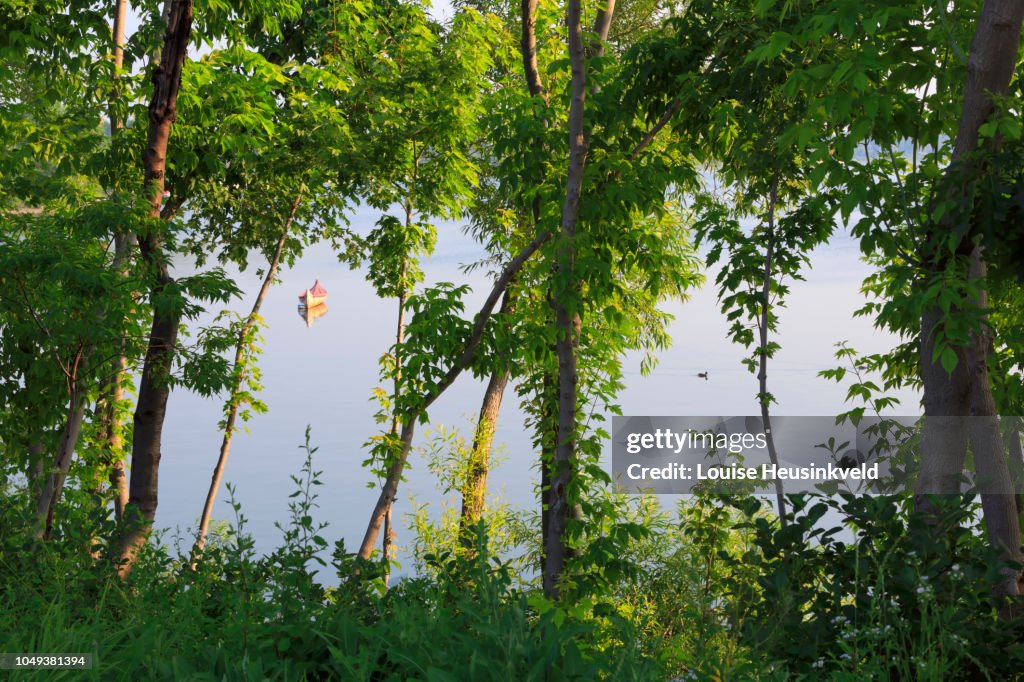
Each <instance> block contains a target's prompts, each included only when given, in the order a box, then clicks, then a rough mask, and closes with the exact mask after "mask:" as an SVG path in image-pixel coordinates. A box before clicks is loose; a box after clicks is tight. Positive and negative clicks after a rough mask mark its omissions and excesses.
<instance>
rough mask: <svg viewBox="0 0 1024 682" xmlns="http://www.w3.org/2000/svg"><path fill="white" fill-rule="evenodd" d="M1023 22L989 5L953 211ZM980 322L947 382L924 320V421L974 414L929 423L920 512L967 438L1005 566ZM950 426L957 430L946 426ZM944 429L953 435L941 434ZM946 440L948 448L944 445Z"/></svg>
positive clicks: (945, 222)
mask: <svg viewBox="0 0 1024 682" xmlns="http://www.w3.org/2000/svg"><path fill="white" fill-rule="evenodd" d="M1022 23H1024V2H1020V0H985V3H984V4H983V6H982V9H981V14H980V16H979V18H978V24H977V28H976V29H975V34H974V38H973V40H972V42H971V50H970V55H969V57H968V65H967V82H966V85H965V88H964V100H963V107H962V109H961V114H960V121H959V124H958V127H957V134H956V139H955V142H954V146H953V153H952V156H951V159H950V164H949V167H948V168H947V170H946V174H945V178H944V183H945V184H944V186H945V191H946V195H947V196H946V198H947V199H949V200H951V203H952V204H953V205H958V204H961V203H962V202H963V200H964V199H968V198H969V197H970V195H971V193H972V192H973V191H974V183H975V177H976V176H977V174H978V173H979V171H981V170H983V169H980V168H977V167H976V161H974V160H973V159H972V158H971V154H972V152H974V151H975V150H976V149H977V146H978V137H979V136H978V132H979V129H980V127H981V125H982V124H983V123H984V122H985V121H986V120H988V118H989V117H990V116H991V115H992V113H993V112H994V110H995V103H994V100H993V97H998V96H1001V95H1005V94H1006V93H1007V92H1008V91H1009V84H1010V80H1011V78H1012V77H1013V73H1014V69H1015V68H1016V64H1017V54H1018V50H1019V47H1020V38H1021V24H1022ZM968 203H970V202H968ZM952 229H953V217H952V216H951V215H949V212H947V215H945V216H943V218H942V220H941V221H940V222H939V224H937V225H932V226H931V232H932V234H931V237H932V238H931V240H930V241H931V243H932V244H945V243H946V241H947V239H948V234H949V232H950V231H951V230H952ZM970 237H971V235H970V234H968V235H967V236H965V238H964V239H963V242H962V243H964V244H965V245H969V244H970ZM941 253H942V247H941V246H938V247H936V248H935V251H934V253H933V254H932V255H933V256H935V255H938V254H941ZM969 258H970V273H971V274H970V277H971V278H972V279H980V280H981V281H982V282H983V281H984V279H983V278H984V276H985V272H986V265H985V260H984V253H983V251H982V250H981V247H978V246H974V247H973V248H972V249H971V250H970V252H969ZM943 259H944V257H942V256H939V257H938V258H936V260H937V261H938V262H937V263H936V264H935V266H934V267H935V269H936V270H937V269H939V268H941V265H942V260H943ZM966 304H967V305H968V306H970V307H973V308H975V309H976V310H979V311H980V310H982V309H984V306H985V304H986V294H985V291H984V290H983V289H982V290H981V293H980V296H979V297H978V298H977V299H976V300H974V301H968V302H967V303H966ZM979 318H980V324H979V328H977V329H975V330H974V331H973V332H972V333H971V337H970V341H969V343H968V345H967V347H966V348H963V349H960V351H959V352H958V363H957V368H956V370H955V371H954V372H953V374H952V375H949V374H947V373H946V372H945V371H943V370H941V368H939V367H936V363H934V362H932V354H931V350H932V348H934V344H935V340H934V333H935V330H936V327H937V324H938V323H939V322H940V321H941V320H942V319H943V314H942V312H941V311H940V310H938V309H937V308H932V309H928V310H925V311H924V313H923V314H922V319H921V335H922V338H921V350H922V353H921V379H922V384H923V388H924V399H923V402H924V405H925V415H926V418H927V417H955V416H966V415H971V417H972V420H971V424H970V426H969V427H967V428H966V429H965V427H964V426H962V425H957V424H958V423H959V420H942V419H939V420H931V419H926V422H925V432H924V439H923V442H922V470H923V471H922V478H921V480H920V482H919V485H918V490H917V493H918V498H917V499H918V505H917V506H918V508H919V509H921V510H923V511H928V505H927V503H926V498H923V497H922V496H923V495H924V494H926V493H932V492H938V493H945V492H954V491H953V489H952V488H953V484H952V479H953V476H954V473H955V476H956V478H957V480H959V476H960V473H961V471H962V465H963V456H964V455H963V452H964V444H965V437H969V438H970V442H971V446H972V450H973V453H974V459H975V464H976V467H977V473H978V476H979V478H980V479H982V481H983V482H984V484H985V485H986V488H987V490H989V491H990V492H989V493H988V494H986V495H983V496H982V506H983V509H984V514H985V524H986V528H987V530H988V535H989V542H991V543H992V544H993V545H994V546H996V547H999V548H1001V549H1002V550H1003V552H1004V556H1005V557H1006V558H1007V559H1011V560H1018V561H1019V560H1020V558H1021V556H1020V540H1021V538H1020V526H1019V520H1018V518H1017V514H1016V501H1015V497H1014V495H1013V494H1012V491H1013V488H1012V482H1011V481H1010V475H1009V468H1008V466H1007V462H1006V453H1005V451H1004V449H1003V446H1002V440H1001V439H1000V438H999V437H998V434H999V431H998V428H999V427H998V423H997V417H996V409H995V401H994V399H993V397H992V389H991V385H990V383H989V377H988V364H987V358H988V355H989V354H990V348H991V330H990V328H989V327H988V325H987V321H986V319H985V317H984V316H983V315H981V314H980V313H979ZM947 410H948V411H947ZM946 422H951V423H952V424H953V425H952V426H944V424H945V423H946ZM940 428H942V429H946V430H948V431H949V433H942V434H940V433H938V432H937V431H938V430H939V429H940ZM965 431H966V433H965ZM943 436H944V437H945V438H946V441H945V442H941V441H940V439H942V438H943ZM957 491H958V487H957ZM1000 592H1001V593H1003V594H1007V595H1015V594H1018V593H1019V588H1018V574H1017V572H1016V571H1009V570H1008V571H1007V572H1006V575H1005V581H1004V582H1003V584H1002V586H1001V589H1000ZM1004 615H1005V614H1004Z"/></svg>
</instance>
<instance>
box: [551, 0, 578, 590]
mask: <svg viewBox="0 0 1024 682" xmlns="http://www.w3.org/2000/svg"><path fill="white" fill-rule="evenodd" d="M581 10H582V7H581V2H580V0H569V3H568V11H567V17H566V25H567V27H568V34H569V39H568V40H569V60H570V64H571V73H572V85H571V98H570V101H569V167H568V172H567V176H566V191H565V204H564V205H563V207H562V223H561V234H560V235H559V237H560V243H559V245H558V249H557V255H556V273H557V274H556V278H557V277H559V276H560V277H561V278H562V279H565V278H566V277H569V278H572V277H573V273H574V272H575V270H576V248H575V240H576V226H577V223H578V221H579V209H580V197H581V196H582V192H583V169H584V166H585V165H586V160H587V138H586V135H585V134H584V129H583V114H584V105H585V100H586V93H587V73H586V56H585V54H584V46H583V27H582V23H581V21H580V19H581V17H580V14H581ZM575 288H576V286H575V283H573V284H569V285H568V286H567V287H566V289H565V290H563V291H557V290H556V294H555V333H556V348H557V355H558V442H557V443H556V445H555V461H554V467H553V470H552V476H551V490H550V493H549V499H550V504H549V510H548V511H549V514H550V519H549V526H548V536H547V537H545V538H544V573H543V585H544V593H545V594H546V595H548V596H549V597H551V598H553V599H557V598H558V596H559V589H558V582H559V579H560V578H561V576H562V572H563V571H564V570H565V561H566V537H565V531H566V525H567V521H568V518H569V511H570V510H569V508H570V500H569V486H570V484H571V482H572V471H573V464H574V460H575V456H576V407H577V406H576V385H577V382H578V375H577V369H576V349H575V344H574V343H573V337H574V335H575V333H574V332H575V329H574V326H575V325H574V324H573V322H574V318H575V317H576V315H577V313H578V312H579V311H578V307H579V301H578V298H579V297H578V295H574V294H573V293H572V292H573V291H574V290H575Z"/></svg>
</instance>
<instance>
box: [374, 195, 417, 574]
mask: <svg viewBox="0 0 1024 682" xmlns="http://www.w3.org/2000/svg"><path fill="white" fill-rule="evenodd" d="M411 226H412V201H410V200H409V199H408V197H406V201H405V229H406V231H408V230H409V228H410V227H411ZM407 270H408V256H405V257H403V260H402V267H401V271H400V273H399V278H400V279H401V280H402V286H401V288H400V292H399V294H398V322H397V323H396V324H395V382H394V388H393V390H394V396H395V401H396V402H397V401H398V396H399V393H400V391H401V390H402V354H401V350H400V349H401V346H402V342H403V341H405V301H406V294H405V284H404V282H405V277H406V272H407ZM395 407H396V408H397V405H396V406H395ZM398 432H399V419H398V412H397V409H396V411H395V413H394V415H393V416H392V418H391V435H392V436H397V435H398ZM393 506H394V500H392V501H391V502H389V503H388V508H387V511H386V512H385V513H384V538H383V540H381V554H382V555H383V557H384V586H385V587H386V586H387V585H388V583H389V582H390V581H391V557H392V556H394V552H395V550H394V541H395V537H396V535H397V533H395V530H394V528H393V526H392V524H391V512H392V507H393Z"/></svg>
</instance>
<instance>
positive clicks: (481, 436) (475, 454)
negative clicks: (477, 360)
mask: <svg viewBox="0 0 1024 682" xmlns="http://www.w3.org/2000/svg"><path fill="white" fill-rule="evenodd" d="M514 307H515V303H514V301H513V297H512V294H511V290H509V289H506V290H505V296H504V298H503V299H502V301H501V310H500V313H501V314H508V313H510V312H512V310H513V309H514ZM510 376H511V372H510V370H509V368H508V367H507V366H505V367H502V368H500V369H496V370H495V371H494V372H493V373H492V374H491V378H490V379H489V380H488V382H487V389H486V390H485V391H484V399H483V403H482V404H481V405H480V415H479V417H478V418H477V423H476V431H475V433H474V434H473V450H472V451H471V453H470V460H469V470H468V472H467V475H466V481H465V482H464V484H463V490H462V513H461V515H460V516H459V537H461V538H462V539H463V542H464V543H466V548H467V549H471V548H472V537H471V535H472V527H473V525H474V524H475V523H476V522H477V521H479V520H480V518H481V516H482V515H483V510H484V503H485V498H486V495H487V476H488V474H489V472H490V468H491V445H492V443H493V442H494V430H495V428H497V424H498V413H499V412H500V410H501V399H502V397H503V396H504V394H505V387H506V386H508V380H509V377H510Z"/></svg>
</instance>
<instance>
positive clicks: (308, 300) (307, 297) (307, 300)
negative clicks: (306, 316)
mask: <svg viewBox="0 0 1024 682" xmlns="http://www.w3.org/2000/svg"><path fill="white" fill-rule="evenodd" d="M299 299H300V300H301V301H302V304H303V305H304V306H306V307H307V308H312V307H314V306H318V305H320V304H321V303H323V302H324V301H326V300H327V296H326V295H324V296H314V295H313V294H312V292H310V290H309V289H306V293H304V294H303V295H302V296H300V297H299Z"/></svg>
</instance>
